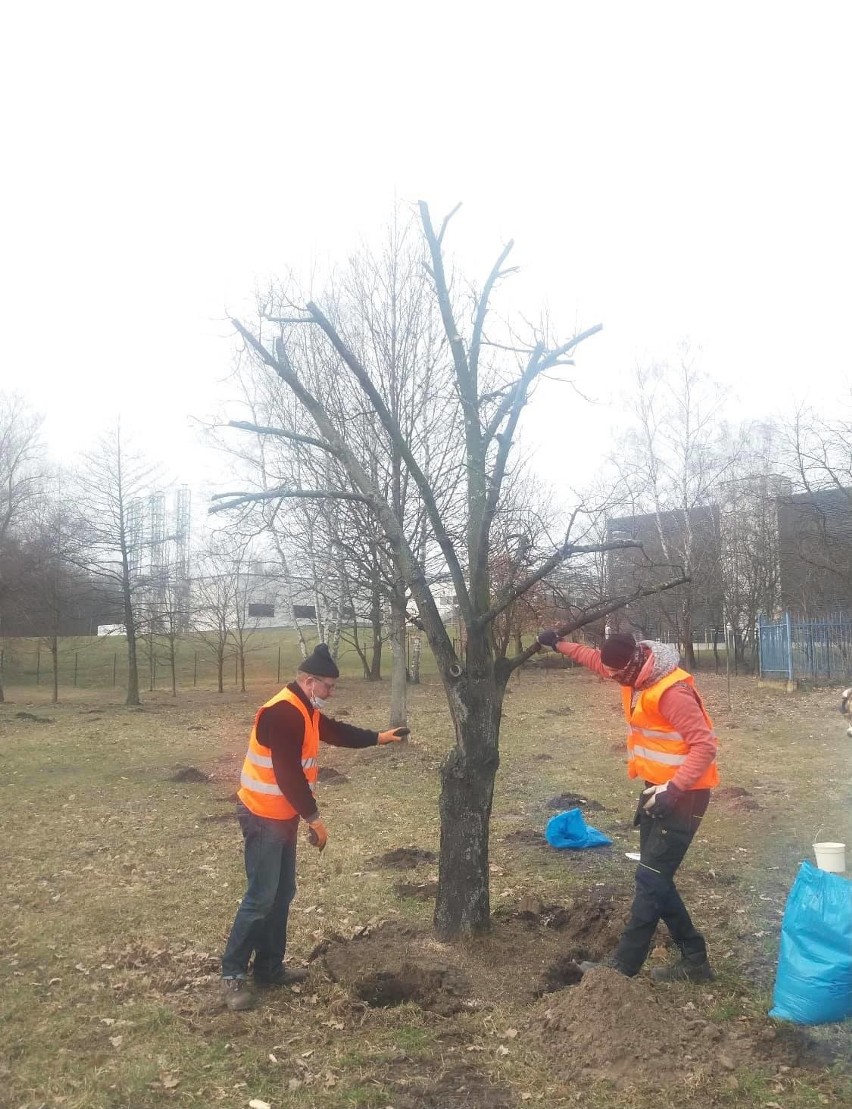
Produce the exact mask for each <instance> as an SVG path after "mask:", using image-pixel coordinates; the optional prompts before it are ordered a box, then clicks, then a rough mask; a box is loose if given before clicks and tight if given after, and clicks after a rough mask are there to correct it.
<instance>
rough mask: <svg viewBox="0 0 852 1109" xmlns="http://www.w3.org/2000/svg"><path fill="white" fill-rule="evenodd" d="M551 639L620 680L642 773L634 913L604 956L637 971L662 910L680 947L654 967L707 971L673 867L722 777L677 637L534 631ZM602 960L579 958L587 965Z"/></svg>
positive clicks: (684, 973)
mask: <svg viewBox="0 0 852 1109" xmlns="http://www.w3.org/2000/svg"><path fill="white" fill-rule="evenodd" d="M538 642H539V644H540V645H541V646H543V647H550V648H552V649H553V650H554V651H559V652H560V654H563V655H566V656H567V657H568V658H570V659H573V660H574V661H575V662H578V663H580V665H581V666H586V667H588V668H589V669H590V670H593V671H594V672H595V673H596V674H599V675H601V676H602V677H606V678H612V679H613V680H614V681H616V682H618V683H619V685H621V692H622V703H623V706H624V715H625V718H626V720H627V750H628V763H627V773H628V774H629V776H630V777H631V778H641V779H642V780H643V782H644V786H643V789H642V794H641V797H640V799H639V805H638V808H637V810H636V818H635V821H634V826H635V825H638V827H639V845H640V847H639V851H640V857H639V865H638V867H637V868H636V890H635V895H634V898H633V905H632V907H631V912H630V919H629V921H628V923H627V926H626V928H625V929H624V932H623V934H622V936H621V939H620V940H619V942H618V946H617V947H616V949H615V951H614V952H613V954H612V955H611V956H610V958H609V959H607V960H606V965H608V966H611V967H614V968H615V969H616V970H619V971H621V973H622V974H625V975H627V976H628V977H632V976H633V975H635V974H638V972H639V970H640V968H641V966H642V964H643V963H644V962H645V959H646V958H647V955H648V951H649V949H650V946H651V941H652V939H653V936H654V932H655V931H656V928H657V924H658V923H659V921H660V920H662V921H663V923H664V924H665V925H666V927H667V928H668V930H669V932H670V933H671V936H672V939H673V940H674V942H675V944H676V946H677V947H678V948H679V950H680V959H679V960H678V961H677V962H676V963H674V964H673V965H671V966H668V967H660V968H656V969H654V970H652V971H651V977H652V979H653V980H654V981H656V982H672V981H683V980H687V981H691V982H707V981H711V980H712V979H713V978H714V977H715V975H714V974H713V971H712V969H711V967H710V963H709V961H708V959H707V944H706V943H705V940H704V937H703V936H702V935H701V933H700V932H698V931H697V930H696V928H695V926H694V924H693V923H692V920H691V918H690V915H689V913H688V912H687V909H686V906H685V905H684V903H683V901H682V900H681V897H680V894H679V893H678V891H677V889H676V888H675V884H674V875H675V872H676V871H677V868H678V867H679V866H680V864H681V862H682V861H683V858H684V856H685V855H686V852H687V849H688V848H689V845H690V843H691V842H692V839H693V837H694V835H695V833H696V832H697V831H698V827H699V825H700V823H701V818H702V817H703V816H704V813H705V812H706V810H707V805H708V803H709V801H710V791H711V789H713V787H714V786H716V785H717V784H718V782H719V774H718V771H717V769H716V749H717V746H718V743H717V740H716V735H715V733H714V731H713V722H712V720H711V719H710V716H709V715H708V713H707V709H706V708H705V707H704V702H703V701H702V699H701V697H700V696H699V694H698V692H697V690H696V689H695V685H694V682H693V678H692V675H691V674H689V673H687V671H686V670H682V669H681V668H680V665H679V656H678V651H677V648H676V647H673V646H671V645H670V644H668V643H655V642H651V641H648V640H643V641H641V642H637V640H636V639H635V637H634V636H632V635H630V634H627V633H617V634H615V635H611V636H610V637H609V638H608V639H606V640H604V643H603V646H602V648H601V650H600V651H596V650H594V649H593V648H591V647H585V646H582V645H581V644H579V643H570V642H568V641H567V640H565V639H563V638H562V637H561V636H560V635H559V632H558V631H553V630H551V631H545V632H542V633H541V635H539V637H538ZM595 965H596V964H594V963H581V964H580V966H581V968H582V969H583V970H584V971H586V970H589V969H591V968H592V967H593V966H595Z"/></svg>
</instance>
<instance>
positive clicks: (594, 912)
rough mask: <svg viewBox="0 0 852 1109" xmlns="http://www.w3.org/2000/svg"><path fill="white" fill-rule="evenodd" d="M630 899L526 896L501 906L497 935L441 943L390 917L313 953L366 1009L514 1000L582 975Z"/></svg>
mask: <svg viewBox="0 0 852 1109" xmlns="http://www.w3.org/2000/svg"><path fill="white" fill-rule="evenodd" d="M628 909H629V901H628V900H627V899H626V898H625V897H624V896H623V895H622V894H620V893H618V892H616V891H607V890H605V889H602V890H595V891H594V892H591V893H585V894H584V895H583V896H580V897H576V898H574V899H572V900H571V901H569V902H567V903H566V904H564V905H546V904H543V903H542V902H540V901H538V900H536V899H535V898H533V897H524V898H523V899H522V900H521V901H520V902H519V903H518V904H517V905H515V906H513V907H511V908H502V909H500V910H499V911H498V912H496V913H495V914H494V916H493V919H492V927H491V931H490V932H489V933H487V934H486V935H483V936H479V937H476V938H475V939H471V940H468V941H466V942H464V943H454V944H448V943H441V942H440V941H439V940H437V939H436V938H435V936H434V934H433V933H432V931H431V929H429V928H425V927H420V926H417V925H413V924H402V923H400V922H398V921H386V922H384V923H381V924H379V925H378V926H377V927H375V928H373V929H372V930H363V929H360V930H359V931H358V932H357V933H356V935H355V936H353V937H351V938H345V937H342V936H334V937H331V938H329V939H328V940H327V941H326V942H324V943H323V944H322V945H321V948H320V949H318V950H317V951H316V953H315V954H316V955H317V956H319V955H322V956H323V958H324V963H325V968H326V970H327V971H328V973H329V974H330V976H331V977H332V978H333V979H334V980H335V981H337V982H339V983H340V984H341V985H342V986H343V987H344V988H345V989H346V990H347V992H348V993H349V994H350V995H351V996H352V997H354V998H356V999H357V1000H358V1001H361V1002H363V1003H364V1004H366V1005H369V1006H389V1005H398V1004H401V1003H403V1002H406V1001H409V1002H412V1003H414V1004H416V1005H418V1006H420V1008H423V1009H428V1010H430V1011H431V1012H438V1013H442V1014H449V1013H453V1012H458V1011H460V1010H462V1009H471V1008H482V1007H487V1006H490V1005H497V1004H502V1003H505V1002H506V1001H510V1000H513V1001H517V1002H520V1003H522V1004H529V1003H531V1002H532V1001H534V1000H535V999H536V998H538V997H541V996H542V995H543V994H546V993H549V992H550V991H552V990H560V989H563V988H564V987H565V986H569V985H573V984H574V983H576V982H577V981H578V980H579V977H580V975H579V971H578V968H577V964H578V962H580V961H581V960H583V959H602V958H605V957H606V956H607V955H608V954H610V953H611V952H612V950H613V949H614V947H615V945H616V943H617V942H618V937H619V935H620V933H621V930H622V928H623V926H624V922H625V920H626V917H627V913H628Z"/></svg>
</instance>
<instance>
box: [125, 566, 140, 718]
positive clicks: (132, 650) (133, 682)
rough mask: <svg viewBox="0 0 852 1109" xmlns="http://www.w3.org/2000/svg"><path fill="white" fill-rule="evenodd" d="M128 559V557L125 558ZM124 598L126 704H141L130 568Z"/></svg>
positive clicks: (126, 573)
mask: <svg viewBox="0 0 852 1109" xmlns="http://www.w3.org/2000/svg"><path fill="white" fill-rule="evenodd" d="M125 561H126V558H125ZM122 594H123V599H124V627H125V631H126V632H127V697H126V699H125V702H124V703H125V704H126V705H138V704H141V702H140V700H139V663H138V657H137V652H136V620H135V617H134V614H133V601H132V598H131V596H130V574H129V570H128V571H126V572H125V574H124V580H123V582H122Z"/></svg>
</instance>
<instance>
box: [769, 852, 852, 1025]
mask: <svg viewBox="0 0 852 1109" xmlns="http://www.w3.org/2000/svg"><path fill="white" fill-rule="evenodd" d="M772 1001H773V1005H772V1008H771V1009H770V1011H769V1015H770V1016H771V1017H775V1018H776V1019H778V1020H789V1021H793V1023H794V1024H825V1023H826V1022H827V1021H832V1020H845V1019H846V1018H847V1017H850V1016H852V881H850V880H849V879H848V878H843V877H841V876H840V875H839V874H829V873H828V871H825V870H818V869H817V867H815V866H811V864H810V863H809V862H804V863H802V865H801V867H799V873H798V874H797V875H796V881H795V882H794V883H793V888H792V889H791V890H790V894H789V896H788V898H787V905H786V907H785V909H784V919H783V920H782V922H781V950H780V953H779V955H778V974H777V976H776V979H775V992H774V994H773V996H772Z"/></svg>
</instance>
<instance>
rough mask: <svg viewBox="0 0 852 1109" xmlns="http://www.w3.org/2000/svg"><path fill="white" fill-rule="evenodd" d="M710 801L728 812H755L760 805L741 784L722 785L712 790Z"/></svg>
mask: <svg viewBox="0 0 852 1109" xmlns="http://www.w3.org/2000/svg"><path fill="white" fill-rule="evenodd" d="M712 803H713V804H714V805H718V806H720V807H721V808H723V809H726V810H728V811H729V812H756V811H757V810H758V809H759V808H760V807H761V806H760V802H759V801H757V800H756V799H755V798H754V797H753V796H752V795H751V794H750V793H749V791H748V790H747V789H743V788H742V786H724V787H723V788H722V789H717V790H714V791H713V802H712Z"/></svg>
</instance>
